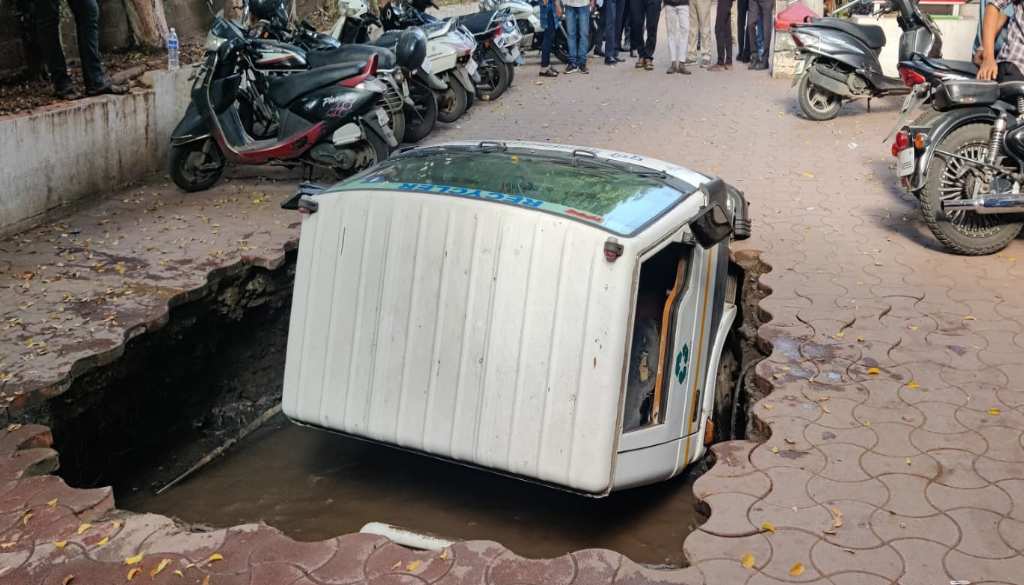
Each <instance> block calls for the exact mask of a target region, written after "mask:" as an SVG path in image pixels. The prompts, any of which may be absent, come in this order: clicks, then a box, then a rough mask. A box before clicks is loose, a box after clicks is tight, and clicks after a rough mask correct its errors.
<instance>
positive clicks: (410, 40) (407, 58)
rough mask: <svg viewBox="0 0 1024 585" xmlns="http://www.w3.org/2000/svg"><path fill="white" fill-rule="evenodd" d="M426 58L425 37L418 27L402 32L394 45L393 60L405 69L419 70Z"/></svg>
mask: <svg viewBox="0 0 1024 585" xmlns="http://www.w3.org/2000/svg"><path fill="white" fill-rule="evenodd" d="M426 56H427V35H426V33H424V32H423V30H422V29H420V28H419V27H416V26H414V27H411V28H407V29H405V30H403V31H402V33H401V34H400V35H399V36H398V43H397V44H396V45H395V58H396V60H397V61H398V64H399V65H401V66H402V67H405V68H406V69H410V70H412V69H419V68H420V66H421V65H423V59H424V58H425V57H426Z"/></svg>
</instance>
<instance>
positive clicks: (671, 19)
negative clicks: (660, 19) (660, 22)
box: [665, 6, 680, 73]
mask: <svg viewBox="0 0 1024 585" xmlns="http://www.w3.org/2000/svg"><path fill="white" fill-rule="evenodd" d="M679 32H680V29H679V16H678V15H677V14H676V7H675V6H666V7H665V38H666V40H667V41H668V58H669V60H670V61H671V63H670V64H669V66H668V73H675V72H676V65H677V64H678V63H679V51H678V50H677V44H676V41H677V40H678V39H679Z"/></svg>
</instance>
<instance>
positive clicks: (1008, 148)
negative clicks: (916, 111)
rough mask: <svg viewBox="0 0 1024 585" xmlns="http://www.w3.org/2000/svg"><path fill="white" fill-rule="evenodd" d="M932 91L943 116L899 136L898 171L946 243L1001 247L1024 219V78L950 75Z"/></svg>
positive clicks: (960, 249) (980, 250)
mask: <svg viewBox="0 0 1024 585" xmlns="http://www.w3.org/2000/svg"><path fill="white" fill-rule="evenodd" d="M933 93H934V97H933V99H932V107H933V108H934V109H935V111H936V112H938V115H937V116H935V117H933V118H930V119H928V121H927V124H920V125H916V124H911V125H910V126H908V127H904V128H903V129H901V130H900V131H899V132H898V133H897V134H896V138H895V140H894V141H893V145H892V154H893V156H894V157H896V160H897V164H896V171H897V174H898V175H899V177H900V180H901V183H902V184H903V186H904V187H905V188H906V189H908V190H909V191H910V192H911V193H913V194H914V195H915V196H916V197H917V199H918V200H919V201H920V204H921V214H922V216H923V218H924V222H925V224H926V225H927V226H928V229H930V230H931V232H932V234H934V235H935V237H936V238H937V239H938V240H939V241H940V242H941V243H942V244H943V245H944V246H945V247H946V248H947V249H949V250H950V251H952V252H954V253H957V254H963V255H970V256H977V255H983V254H992V253H995V252H998V251H999V250H1002V249H1003V248H1005V247H1006V246H1007V245H1009V243H1010V242H1011V241H1013V239H1014V238H1016V237H1017V235H1018V234H1019V233H1020V231H1021V227H1022V225H1024V223H1022V222H1024V215H1022V214H1024V193H1022V191H1021V185H1022V184H1024V82H1006V83H997V82H995V81H978V80H966V79H951V80H948V81H943V82H940V83H938V84H937V85H936V87H935V88H934V90H933Z"/></svg>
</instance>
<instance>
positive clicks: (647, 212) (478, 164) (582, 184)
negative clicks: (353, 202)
mask: <svg viewBox="0 0 1024 585" xmlns="http://www.w3.org/2000/svg"><path fill="white" fill-rule="evenodd" d="M655 175H656V173H648V174H645V173H643V172H639V173H638V172H631V171H630V170H629V168H625V167H619V166H617V165H616V164H615V163H606V162H603V161H600V160H594V159H590V158H589V157H588V158H585V157H577V159H576V161H575V164H574V161H573V160H572V158H571V157H568V156H564V155H563V156H559V155H558V154H552V155H546V154H537V153H536V151H533V152H530V153H516V152H509V151H505V152H480V151H477V150H473V151H468V150H466V151H463V150H438V149H434V150H427V151H422V153H416V152H414V153H410V154H407V155H404V156H399V157H397V158H394V159H391V160H387V161H385V162H383V163H382V164H381V165H379V166H377V167H376V168H374V169H373V170H371V171H370V172H369V173H367V174H364V175H361V176H357V177H353V178H352V179H349V180H347V181H343V182H342V183H340V184H339V185H338V186H337V187H336V188H335V189H334V190H336V191H337V190H349V191H351V190H362V189H384V190H399V191H415V192H421V193H436V194H439V195H451V196H457V197H472V198H478V199H489V200H491V201H495V202H499V203H505V204H510V205H517V206H522V207H528V208H533V209H537V210H539V211H546V212H548V213H555V214H558V215H563V216H566V217H569V218H572V219H576V220H579V221H584V222H587V223H591V224H594V225H597V226H599V227H601V228H603V229H605V230H607V231H610V232H612V233H615V234H619V235H624V236H628V235H633V234H634V233H636V232H637V231H639V230H640V229H642V228H643V227H644V226H646V225H648V224H650V223H651V222H652V221H654V220H656V219H658V218H659V217H661V216H662V215H663V214H664V213H665V212H667V211H668V210H669V209H671V208H673V207H675V205H676V204H678V203H679V202H680V201H682V200H683V199H684V198H685V197H686V196H687V195H689V194H690V193H693V192H694V191H695V190H696V187H695V186H692V185H689V184H688V183H684V182H682V181H680V180H678V179H675V178H672V179H671V180H667V177H665V178H662V177H658V176H655Z"/></svg>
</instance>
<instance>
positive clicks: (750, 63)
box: [747, 57, 761, 69]
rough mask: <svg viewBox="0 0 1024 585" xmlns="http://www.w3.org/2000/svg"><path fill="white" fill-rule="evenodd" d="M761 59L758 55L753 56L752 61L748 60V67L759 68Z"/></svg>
mask: <svg viewBox="0 0 1024 585" xmlns="http://www.w3.org/2000/svg"><path fill="white" fill-rule="evenodd" d="M760 62H761V61H760V60H759V59H758V58H757V57H751V58H750V61H748V62H747V69H757V65H758V64H759V63H760Z"/></svg>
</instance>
